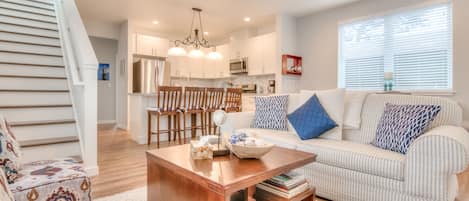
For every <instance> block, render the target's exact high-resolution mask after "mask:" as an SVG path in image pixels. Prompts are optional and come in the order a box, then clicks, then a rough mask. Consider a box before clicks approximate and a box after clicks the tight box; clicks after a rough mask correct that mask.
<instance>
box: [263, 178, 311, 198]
mask: <svg viewBox="0 0 469 201" xmlns="http://www.w3.org/2000/svg"><path fill="white" fill-rule="evenodd" d="M257 187H258V188H259V189H262V190H264V191H267V192H270V193H273V194H275V195H278V196H281V197H285V198H292V197H295V196H296V195H298V194H300V193H303V192H305V191H307V190H308V189H309V188H310V186H309V184H308V182H307V181H306V178H305V177H304V176H303V175H301V174H298V173H295V172H288V173H285V174H281V175H278V176H275V177H272V178H270V179H268V180H266V181H264V182H262V183H260V184H258V185H257Z"/></svg>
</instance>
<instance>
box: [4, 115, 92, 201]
mask: <svg viewBox="0 0 469 201" xmlns="http://www.w3.org/2000/svg"><path fill="white" fill-rule="evenodd" d="M0 123H1V128H0V200H1V201H3V200H12V201H13V200H16V201H91V182H90V179H89V177H88V176H87V174H86V172H85V171H84V169H83V166H82V165H81V164H80V163H78V162H77V161H76V160H74V159H60V160H59V159H58V160H43V161H36V162H31V163H26V164H20V163H19V160H20V157H21V154H20V153H21V151H20V150H19V145H18V143H17V142H16V139H15V138H14V135H13V134H12V133H11V131H10V129H9V128H8V123H7V122H6V121H5V120H1V122H0ZM4 191H5V193H3V192H4ZM9 198H11V199H9Z"/></svg>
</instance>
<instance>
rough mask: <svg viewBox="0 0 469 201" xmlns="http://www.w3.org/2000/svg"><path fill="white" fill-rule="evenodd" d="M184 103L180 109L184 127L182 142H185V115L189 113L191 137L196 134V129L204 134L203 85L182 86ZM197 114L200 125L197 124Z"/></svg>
mask: <svg viewBox="0 0 469 201" xmlns="http://www.w3.org/2000/svg"><path fill="white" fill-rule="evenodd" d="M183 99H184V105H183V108H182V109H181V112H182V119H183V128H184V143H185V142H186V129H187V127H186V117H187V115H191V127H190V129H191V137H192V138H194V137H196V135H197V129H201V130H202V135H205V121H204V120H205V118H204V117H205V112H204V106H205V88H203V87H185V88H184V98H183ZM197 115H200V126H197Z"/></svg>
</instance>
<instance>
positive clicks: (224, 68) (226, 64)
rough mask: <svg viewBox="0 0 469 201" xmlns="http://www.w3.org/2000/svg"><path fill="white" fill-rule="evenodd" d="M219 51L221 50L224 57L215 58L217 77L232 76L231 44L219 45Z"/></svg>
mask: <svg viewBox="0 0 469 201" xmlns="http://www.w3.org/2000/svg"><path fill="white" fill-rule="evenodd" d="M217 52H219V53H220V54H221V55H222V57H221V59H218V60H215V65H216V67H215V69H216V75H215V78H226V77H230V75H231V73H230V55H229V54H230V48H229V45H220V46H217Z"/></svg>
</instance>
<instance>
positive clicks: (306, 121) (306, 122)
mask: <svg viewBox="0 0 469 201" xmlns="http://www.w3.org/2000/svg"><path fill="white" fill-rule="evenodd" d="M288 120H289V121H290V123H291V124H292V126H293V128H295V130H296V132H297V133H298V135H299V136H300V138H301V139H302V140H308V139H313V138H317V137H319V136H320V135H321V134H323V133H325V132H327V131H329V130H331V129H333V128H335V127H336V126H337V124H336V123H335V121H334V120H332V119H331V118H330V117H329V114H327V112H326V110H325V109H324V107H322V105H321V103H320V102H319V99H318V97H317V96H316V94H315V95H314V96H312V97H311V98H310V99H309V100H308V101H306V103H305V104H303V105H302V106H301V107H300V108H298V109H296V110H295V111H294V112H293V113H291V114H289V115H288Z"/></svg>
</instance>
